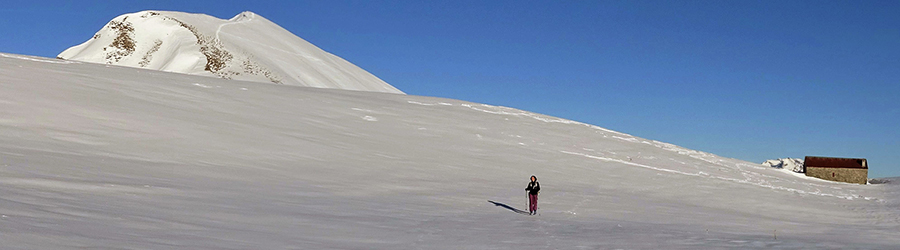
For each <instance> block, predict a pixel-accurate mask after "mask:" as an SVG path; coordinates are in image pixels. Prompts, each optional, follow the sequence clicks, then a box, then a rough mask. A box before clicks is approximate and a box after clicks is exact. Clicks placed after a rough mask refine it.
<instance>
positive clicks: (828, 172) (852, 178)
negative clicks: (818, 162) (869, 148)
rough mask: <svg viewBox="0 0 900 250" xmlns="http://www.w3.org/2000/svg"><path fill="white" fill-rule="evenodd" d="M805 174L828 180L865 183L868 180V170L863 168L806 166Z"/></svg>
mask: <svg viewBox="0 0 900 250" xmlns="http://www.w3.org/2000/svg"><path fill="white" fill-rule="evenodd" d="M806 176H812V177H816V178H819V179H825V180H830V181H840V182H848V183H857V184H866V182H867V181H868V180H869V170H868V169H864V168H819V167H806Z"/></svg>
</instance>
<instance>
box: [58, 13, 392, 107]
mask: <svg viewBox="0 0 900 250" xmlns="http://www.w3.org/2000/svg"><path fill="white" fill-rule="evenodd" d="M58 57H59V58H62V59H69V60H76V61H84V62H93V63H104V64H112V65H121V66H129V67H138V68H147V69H155V70H162V71H169V72H178V73H186V74H193V75H204V76H215V77H220V78H225V79H236V80H246V81H256V82H272V83H276V84H285V85H298V86H308V87H317V88H335V89H348V90H360V91H372V92H386V93H398V94H402V93H403V92H401V91H400V90H398V89H397V88H394V87H393V86H391V85H390V84H388V83H386V82H384V81H382V80H381V79H379V78H378V77H376V76H374V75H372V74H371V73H369V72H367V71H365V70H363V69H362V68H359V67H357V66H356V65H353V64H352V63H350V62H348V61H346V60H344V59H342V58H340V57H337V56H335V55H333V54H331V53H328V52H325V51H324V50H322V49H320V48H318V47H316V46H315V45H313V44H311V43H309V42H307V41H306V40H303V39H302V38H300V37H297V36H296V35H294V34H292V33H291V32H290V31H287V30H285V29H284V28H282V27H281V26H278V25H277V24H275V23H273V22H271V21H269V20H267V19H265V18H263V17H262V16H259V15H257V14H256V13H253V12H249V11H245V12H242V13H240V14H238V15H237V16H235V17H233V18H231V19H228V20H223V19H219V18H216V17H212V16H209V15H205V14H190V13H182V12H171V11H141V12H137V13H130V14H124V15H121V16H118V17H116V18H114V19H113V20H112V21H110V22H109V23H108V24H107V25H106V26H104V27H103V28H102V29H101V30H100V31H98V32H97V33H96V34H94V36H93V37H92V38H91V39H89V40H88V41H86V42H84V43H82V44H79V45H77V46H74V47H71V48H69V49H66V50H65V51H63V52H62V53H60V54H59V56H58Z"/></svg>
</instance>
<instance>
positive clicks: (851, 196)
mask: <svg viewBox="0 0 900 250" xmlns="http://www.w3.org/2000/svg"><path fill="white" fill-rule="evenodd" d="M559 152H560V153H564V154H569V155H577V156H582V157H587V158H591V159H596V160H601V161H607V162H617V163H622V164H626V165H632V166H636V167H642V168H646V169H651V170H657V171H662V172H668V173H675V174H681V175H687V176H697V177H709V178H716V179H720V180H724V181H731V182H735V183H743V184H749V185H753V186H758V187H764V188H769V189H773V190H783V191H788V192H794V193H798V194H811V195H819V196H826V197H834V198H841V199H846V200H853V199H857V198H861V199H865V200H879V199H878V198H874V197H866V196H861V195H857V194H852V193H848V194H844V195H840V194H830V193H822V192H821V191H822V190H821V189H816V191H815V192H808V191H804V190H799V189H795V188H788V187H782V186H774V185H772V184H768V183H763V182H753V181H752V180H751V178H750V177H747V174H746V173H742V174H743V175H744V176H745V177H747V179H745V180H740V179H735V178H730V177H723V176H713V175H710V174H707V173H706V172H703V171H699V172H698V173H696V174H695V173H688V172H683V171H678V170H672V169H666V168H659V167H654V166H649V165H644V164H640V163H634V162H628V161H624V160H619V159H613V158H608V157H601V156H593V155H589V154H584V153H577V152H570V151H564V150H563V151H559Z"/></svg>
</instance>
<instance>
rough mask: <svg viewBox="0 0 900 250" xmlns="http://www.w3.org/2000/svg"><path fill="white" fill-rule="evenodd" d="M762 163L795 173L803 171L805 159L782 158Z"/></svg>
mask: <svg viewBox="0 0 900 250" xmlns="http://www.w3.org/2000/svg"><path fill="white" fill-rule="evenodd" d="M762 165H763V166H766V167H770V168H778V169H784V170H787V171H791V172H794V173H803V159H796V158H780V159H774V160H767V161H765V162H763V163H762Z"/></svg>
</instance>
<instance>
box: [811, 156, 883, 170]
mask: <svg viewBox="0 0 900 250" xmlns="http://www.w3.org/2000/svg"><path fill="white" fill-rule="evenodd" d="M803 166H804V167H819V168H864V169H868V168H869V166H868V164H866V159H856V158H834V157H816V156H807V157H806V159H804V160H803Z"/></svg>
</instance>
